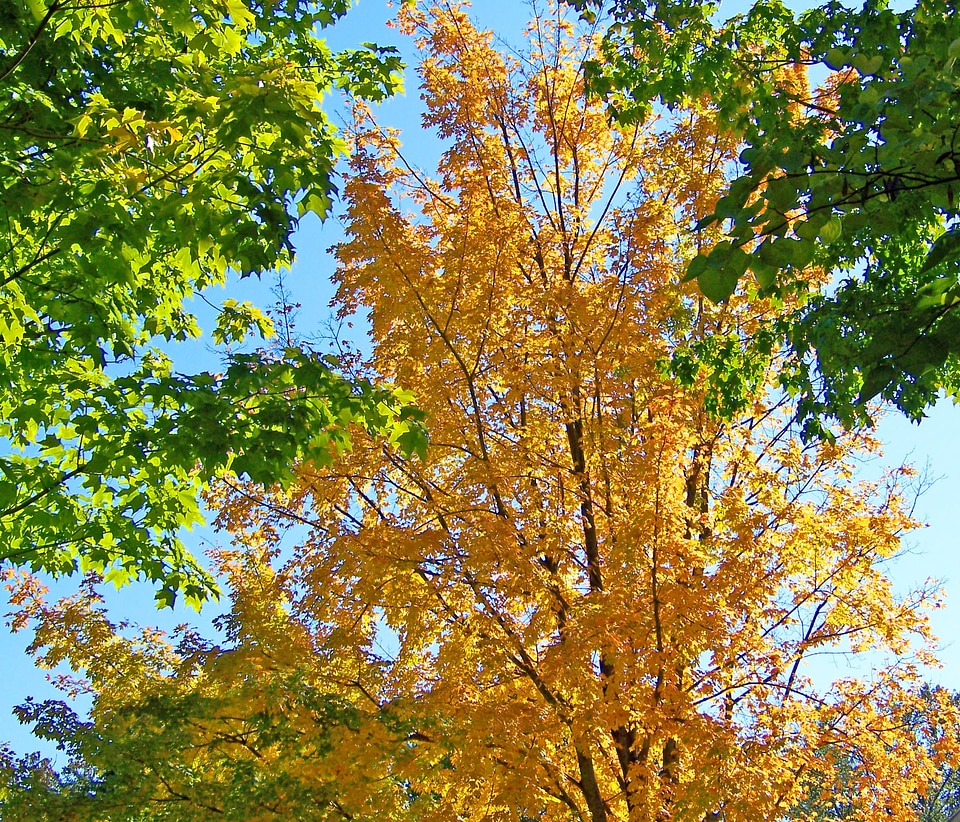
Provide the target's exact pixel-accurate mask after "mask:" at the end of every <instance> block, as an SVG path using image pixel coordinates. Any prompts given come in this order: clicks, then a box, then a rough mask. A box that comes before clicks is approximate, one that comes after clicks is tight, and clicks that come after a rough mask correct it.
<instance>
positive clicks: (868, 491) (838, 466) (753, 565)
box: [0, 3, 960, 822]
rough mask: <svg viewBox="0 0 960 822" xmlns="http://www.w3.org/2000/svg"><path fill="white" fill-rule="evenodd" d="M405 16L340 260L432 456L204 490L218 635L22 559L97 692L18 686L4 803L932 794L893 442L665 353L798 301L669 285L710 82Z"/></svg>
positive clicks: (355, 175)
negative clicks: (617, 83) (21, 696)
mask: <svg viewBox="0 0 960 822" xmlns="http://www.w3.org/2000/svg"><path fill="white" fill-rule="evenodd" d="M402 15H403V16H402V17H401V18H400V19H401V24H402V26H403V28H404V30H406V31H408V32H410V33H412V34H415V35H416V36H417V38H418V40H417V42H418V47H419V50H420V56H421V76H422V79H423V97H424V101H425V106H426V113H425V115H424V121H425V125H426V127H428V128H429V129H430V130H431V131H434V132H435V133H437V134H438V135H439V136H440V138H441V139H442V141H443V143H444V152H443V154H442V156H441V157H440V158H439V160H438V162H437V164H436V166H435V168H433V169H431V170H429V171H428V170H422V169H417V168H414V167H413V166H412V164H411V163H410V162H409V161H408V159H407V158H406V155H405V151H406V149H405V147H404V145H403V144H402V142H401V135H399V134H398V133H397V132H396V131H394V130H392V129H390V128H389V127H387V126H386V125H385V124H383V123H382V122H378V118H377V117H376V116H374V115H373V114H372V113H371V112H370V111H368V110H367V108H366V107H364V106H358V107H357V109H356V111H357V121H356V124H355V126H354V128H353V130H352V132H351V137H352V140H353V142H354V150H353V151H352V152H351V160H350V171H349V174H348V175H347V178H346V184H345V186H344V198H345V201H346V204H347V215H346V237H345V238H344V240H343V242H342V243H340V244H339V245H338V246H337V247H336V250H335V251H336V256H337V259H338V267H337V272H336V279H337V281H338V283H339V286H340V288H339V292H338V304H339V305H340V307H341V309H342V311H343V312H344V313H345V314H349V313H351V312H353V311H356V310H358V309H360V310H363V311H365V312H367V314H368V316H369V319H370V324H371V350H370V354H369V356H368V358H367V359H366V361H365V362H364V364H363V365H364V369H365V371H366V373H368V374H369V375H370V376H371V377H372V378H374V379H377V380H379V379H391V380H396V381H397V382H398V383H400V384H404V385H407V386H409V387H410V389H411V390H412V391H414V392H415V395H416V396H417V399H418V401H419V403H420V404H421V406H422V408H423V409H424V411H427V412H429V414H430V426H431V447H430V450H429V452H428V453H427V456H426V459H414V458H409V457H405V456H404V455H403V454H401V453H398V452H397V451H396V450H395V449H391V448H390V447H389V445H388V443H386V442H384V440H383V438H376V437H372V436H368V435H366V434H363V433H358V434H357V436H356V437H355V438H354V442H353V449H352V450H351V451H349V452H343V453H340V454H339V455H337V457H336V458H335V459H334V460H332V461H330V462H328V464H326V465H324V464H319V463H315V462H310V461H303V462H301V463H300V464H298V466H297V470H296V474H297V475H296V478H295V479H294V481H293V482H292V483H291V484H290V485H289V486H288V487H287V488H286V489H280V488H274V489H272V490H271V492H270V493H268V494H264V493H263V492H262V489H258V488H256V487H255V486H253V485H249V484H248V485H238V484H237V483H235V482H234V483H227V482H221V483H218V484H217V485H216V486H215V487H214V496H213V497H212V498H211V503H212V504H213V505H214V506H215V507H216V509H217V511H218V514H219V524H220V525H221V526H222V527H223V528H224V529H225V530H227V531H228V532H229V533H230V535H231V536H232V538H233V541H234V545H233V547H232V548H231V549H229V550H224V551H222V552H221V553H220V554H219V555H218V557H217V562H218V563H219V567H220V568H221V569H222V570H223V572H224V574H225V575H226V577H227V578H228V585H227V588H228V590H229V593H230V602H231V608H230V612H229V614H228V615H227V616H226V617H225V618H224V619H223V620H222V621H221V623H220V624H221V627H222V628H223V629H224V630H223V632H222V633H221V634H220V635H219V636H218V637H211V638H210V639H208V640H203V639H200V638H199V637H197V636H195V635H193V634H191V633H189V632H187V633H184V634H183V635H182V636H180V637H179V638H176V639H174V640H168V639H165V638H164V637H161V636H158V635H157V634H156V633H153V632H150V631H144V632H140V633H137V632H135V631H133V630H132V629H131V628H129V627H128V626H125V625H123V624H120V623H117V622H116V621H115V620H111V619H110V618H109V617H108V616H107V615H106V614H105V612H104V608H103V606H102V604H101V603H100V602H99V601H98V599H97V596H96V594H95V593H94V591H93V590H92V589H89V588H88V589H84V590H83V591H81V592H80V594H78V595H77V596H75V597H71V598H68V599H66V600H64V601H61V602H58V603H52V604H51V603H49V602H47V601H46V598H45V596H44V594H43V592H42V590H41V589H40V586H39V585H38V584H37V582H36V581H35V580H34V579H31V578H30V577H29V576H28V575H21V576H19V577H17V579H16V580H15V581H14V582H13V589H14V596H13V599H14V607H15V609H16V616H15V617H14V618H15V620H16V624H17V626H18V627H24V628H26V627H29V628H31V629H32V630H33V631H34V632H35V643H34V645H33V649H34V651H35V652H36V653H37V655H38V656H39V658H40V661H41V663H42V664H45V665H50V666H56V665H59V664H63V663H69V664H71V665H72V666H73V667H74V668H75V669H77V670H78V671H79V672H80V675H81V677H82V679H81V680H80V681H79V682H74V681H70V680H68V681H67V682H66V683H65V684H66V687H67V688H68V689H69V688H71V687H75V688H82V689H85V690H86V692H87V693H89V695H90V696H91V698H92V701H93V708H92V711H91V715H90V718H89V720H84V719H80V718H78V717H76V716H74V715H73V714H72V713H71V712H70V711H69V710H68V709H65V708H64V707H63V706H62V705H60V704H58V703H56V702H51V703H37V702H35V703H31V704H29V705H26V706H24V707H23V708H22V709H21V715H22V716H23V718H24V719H26V720H28V721H31V722H33V723H35V724H36V726H37V727H38V729H39V730H40V731H41V732H42V733H44V734H45V735H47V736H48V738H53V739H55V740H57V741H58V742H60V743H62V744H63V746H64V748H65V749H66V750H67V752H68V753H69V754H70V759H69V765H70V766H69V768H68V769H66V771H65V772H61V773H57V772H56V771H55V770H54V769H53V768H52V766H51V765H50V763H48V762H42V761H33V762H20V763H17V762H15V761H12V758H7V760H6V761H5V762H4V763H2V765H3V766H5V768H4V771H3V774H4V776H5V777H6V779H5V782H3V783H0V786H2V787H0V790H5V793H3V794H0V801H2V802H3V803H4V804H3V805H2V815H3V818H4V820H5V822H8V820H9V822H17V820H25V821H26V820H29V822H39V820H44V819H49V820H54V819H56V820H62V819H69V820H73V819H76V820H101V819H109V820H111V822H114V821H115V820H150V819H156V820H161V819H167V820H191V822H192V821H193V820H207V819H211V820H212V819H224V818H226V819H242V820H260V819H273V818H278V819H304V820H370V821H371V822H372V820H377V822H450V820H460V821H462V822H531V820H537V822H571V820H577V821H578V822H720V820H722V822H756V820H771V822H772V821H773V820H786V819H790V818H799V819H804V820H805V822H809V820H811V819H815V818H816V817H815V816H812V815H811V814H812V813H814V812H815V811H814V810H811V813H806V812H805V811H804V810H803V808H802V803H803V802H804V800H806V799H808V798H810V797H811V796H814V795H815V794H816V795H817V796H819V795H820V794H828V795H837V796H840V795H843V796H851V797H855V799H856V809H855V812H854V813H853V814H852V815H851V816H850V817H849V818H850V819H851V820H857V822H888V820H890V819H896V820H903V822H910V821H911V820H916V819H917V817H918V804H917V799H918V797H919V796H925V795H927V793H928V790H929V788H930V786H931V784H932V783H933V782H934V781H935V780H936V779H937V778H938V777H939V776H940V775H941V773H942V770H941V769H942V768H943V767H949V766H950V765H955V764H956V763H957V760H958V757H960V735H958V731H960V714H958V711H957V709H956V706H955V705H954V704H953V703H952V701H951V700H950V699H949V698H947V697H946V696H945V695H944V694H940V695H938V696H937V698H936V700H935V703H934V709H933V710H931V709H930V703H928V702H927V701H926V699H925V697H924V696H923V695H922V694H921V693H920V692H919V686H920V671H919V669H918V666H917V663H918V662H924V661H926V662H929V661H931V659H932V657H931V654H930V643H931V641H932V637H931V635H930V631H929V626H928V624H927V622H926V618H925V613H924V611H925V609H926V607H927V606H928V605H931V604H932V603H933V601H935V599H936V591H935V590H934V588H933V587H932V586H927V587H923V588H921V589H919V590H915V591H910V592H897V591H895V590H894V588H893V585H892V583H891V580H890V579H889V577H888V568H889V560H890V558H891V557H893V556H894V555H896V554H897V552H898V551H899V550H900V549H901V547H902V537H903V535H904V534H905V533H906V532H908V531H909V530H910V529H911V528H912V527H914V525H915V523H914V522H913V520H912V518H911V516H910V500H909V498H908V497H906V495H905V492H907V491H908V489H909V485H910V482H911V476H912V474H911V471H910V469H909V468H908V467H897V468H895V469H893V470H891V471H889V472H887V473H886V474H884V475H883V476H882V477H881V478H879V479H876V480H874V481H860V480H858V479H857V478H856V476H855V472H856V469H857V465H858V460H859V459H860V458H861V457H865V456H868V455H871V454H873V453H874V452H875V451H876V448H877V445H876V443H875V442H874V441H873V440H872V439H871V437H870V436H869V434H868V432H864V431H853V432H848V433H845V434H842V435H841V436H839V437H838V438H837V441H836V442H834V443H827V442H822V441H816V442H812V443H809V444H804V443H803V442H802V441H801V440H800V439H799V437H798V436H797V433H798V427H797V426H796V424H795V423H794V422H793V421H792V412H791V411H790V409H789V408H788V407H787V406H786V404H785V403H784V402H783V401H782V399H781V398H780V397H779V396H778V395H777V393H776V392H775V390H774V387H775V386H776V380H777V378H778V375H779V373H780V370H781V360H780V358H779V355H778V354H775V355H771V356H768V357H767V359H766V360H765V361H763V362H760V361H759V359H758V360H757V361H756V363H757V364H759V371H758V373H757V374H756V375H755V377H754V379H753V382H754V383H755V384H756V386H755V388H754V389H753V390H752V392H751V393H745V394H744V395H743V397H742V400H741V402H742V404H743V405H744V406H745V407H746V408H747V411H745V412H743V413H741V415H740V416H739V418H738V419H737V421H736V422H730V421H726V420H723V419H721V418H718V416H717V415H716V414H714V413H713V412H712V406H711V405H710V400H709V395H708V393H707V392H706V390H705V389H704V387H703V386H702V385H699V384H694V385H689V384H686V383H687V382H689V381H683V380H679V379H677V378H676V377H675V376H674V375H672V374H671V373H670V370H669V367H668V365H667V363H668V361H669V358H670V356H671V354H673V353H674V352H675V351H677V350H678V349H681V348H686V349H690V348H691V347H692V346H694V345H695V344H696V343H698V342H704V343H706V341H714V343H715V344H717V341H720V343H722V344H723V345H727V344H729V346H730V350H731V351H733V350H738V348H739V347H740V346H742V345H743V343H744V342H745V341H747V340H749V339H750V338H751V336H753V334H754V333H755V331H756V330H757V329H758V327H760V326H761V324H762V323H763V322H764V321H765V319H766V318H767V317H769V316H775V315H776V314H777V312H779V311H781V310H790V309H791V308H792V307H793V306H792V305H791V304H790V303H789V302H788V301H789V300H791V299H793V297H792V295H790V294H786V295H785V296H784V298H783V300H784V305H783V307H780V306H777V305H776V304H772V303H769V302H766V301H760V300H750V299H747V298H745V297H744V296H743V295H737V294H734V295H731V297H730V298H729V299H727V300H726V301H724V302H722V303H720V304H713V303H711V302H710V301H708V300H705V299H703V298H701V296H700V295H699V293H698V292H697V291H696V288H695V286H694V285H693V284H692V283H683V282H681V279H682V277H681V275H682V273H683V271H684V269H685V268H686V266H687V264H688V262H689V261H690V259H691V258H693V257H694V256H695V255H696V253H697V243H698V241H699V242H701V243H711V244H713V243H717V242H719V241H721V238H722V236H723V234H722V231H721V229H720V227H718V226H717V225H715V224H713V225H710V226H707V227H705V228H704V229H703V230H702V232H701V236H700V238H699V240H698V238H697V237H696V236H694V235H692V234H691V233H690V232H689V225H690V224H691V222H693V221H696V220H699V219H701V218H702V217H703V216H704V215H706V214H709V213H711V212H712V211H714V210H715V208H716V203H717V200H718V197H719V195H720V193H721V191H722V190H723V189H724V187H725V185H726V174H727V170H728V167H729V164H730V163H731V162H732V160H733V158H735V156H736V141H735V140H734V139H732V138H731V137H730V136H729V135H726V134H725V133H724V132H723V130H722V129H720V128H718V123H717V117H716V114H715V111H714V110H712V109H711V108H710V107H709V106H706V105H705V106H703V107H702V108H701V109H700V110H698V111H691V110H689V109H688V110H684V111H678V112H676V113H674V114H669V113H661V114H660V116H659V117H658V118H657V119H656V120H651V121H649V122H645V123H644V124H643V125H642V126H637V127H634V126H628V127H614V128H609V127H608V125H607V118H606V112H605V108H604V106H603V105H602V104H600V103H598V102H597V101H595V100H589V99H587V98H586V96H585V94H584V76H583V71H582V69H583V66H584V63H585V61H586V60H588V59H590V58H591V57H593V56H595V51H594V48H595V45H596V38H595V37H592V36H591V32H590V31H584V30H582V29H580V30H578V29H577V27H576V26H575V25H574V24H573V23H572V22H571V21H569V20H568V19H566V18H565V17H563V16H562V15H560V14H557V13H556V12H555V11H551V12H550V13H547V14H544V15H542V16H540V17H539V18H536V19H535V20H534V21H533V23H532V24H531V26H530V27H529V29H528V32H527V34H528V39H527V41H526V44H525V45H524V46H523V47H521V48H518V49H514V50H511V51H509V52H505V51H502V50H499V49H497V48H496V47H495V46H494V45H493V43H494V39H493V36H492V35H491V34H489V33H484V32H479V31H477V30H476V29H475V28H474V27H473V26H472V25H471V24H470V21H469V19H468V17H467V15H466V14H465V13H464V11H463V10H462V9H459V8H451V6H450V5H449V4H447V3H436V4H433V5H430V6H427V7H426V8H424V9H421V10H404V11H403V12H402ZM801 276H807V275H806V274H803V275H801ZM747 384H748V383H747V382H743V383H741V384H740V388H745V386H747ZM738 390H739V389H738ZM826 654H839V655H842V656H844V657H845V658H847V659H850V658H852V659H853V660H854V661H856V662H858V663H859V664H860V665H862V666H863V667H862V670H865V671H868V672H869V675H868V676H864V677H863V678H855V677H846V676H841V677H837V676H836V671H835V669H831V673H832V674H833V675H826V676H824V675H822V674H823V671H822V669H821V670H820V671H818V670H817V667H816V659H817V658H818V657H820V656H821V655H826ZM919 741H923V742H929V743H930V744H918V742H919ZM841 760H843V761H846V762H848V763H852V764H851V767H849V768H848V769H846V770H842V771H841V770H839V769H837V768H836V767H834V766H835V764H836V763H837V762H838V761H841ZM817 792H819V793H817Z"/></svg>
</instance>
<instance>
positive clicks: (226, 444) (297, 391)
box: [0, 0, 423, 602]
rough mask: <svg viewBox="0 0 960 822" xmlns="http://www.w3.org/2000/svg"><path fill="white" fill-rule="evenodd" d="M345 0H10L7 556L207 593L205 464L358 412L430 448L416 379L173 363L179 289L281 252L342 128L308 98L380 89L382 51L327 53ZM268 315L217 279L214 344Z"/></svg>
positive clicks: (5, 88)
mask: <svg viewBox="0 0 960 822" xmlns="http://www.w3.org/2000/svg"><path fill="white" fill-rule="evenodd" d="M347 6H348V3H346V2H344V0H322V2H305V1H304V0H268V2H264V3H260V2H246V1H245V0H199V1H197V0H195V1H194V2H186V0H171V2H165V3H162V4H157V3H145V2H139V0H125V2H120V3H93V2H90V3H86V2H80V3H64V2H61V0H52V2H51V0H33V2H29V3H26V4H22V3H20V2H14V1H13V0H4V1H3V2H0V85H2V92H3V93H2V95H0V122H2V123H3V128H2V129H0V186H2V187H3V196H2V198H0V226H2V228H0V232H2V233H0V295H2V298H0V454H2V456H0V542H2V544H3V548H2V549H0V558H2V559H4V560H8V561H10V562H13V563H16V564H26V565H29V566H30V567H32V568H34V569H38V568H42V569H44V570H46V571H50V572H54V573H64V572H70V571H73V570H75V569H77V568H82V569H93V570H98V571H101V572H104V573H106V575H107V576H108V577H110V578H111V579H113V580H115V581H117V582H118V583H121V582H124V581H126V580H128V579H130V578H132V577H135V576H138V575H139V576H141V577H146V578H148V579H150V580H153V581H155V582H157V583H159V586H160V587H159V594H158V598H159V599H160V601H161V602H169V601H171V600H172V598H173V596H174V594H175V592H177V591H178V590H181V591H183V592H184V593H185V594H186V595H187V596H188V597H189V598H190V599H193V600H199V599H202V598H203V597H205V596H206V595H208V594H209V592H210V591H211V590H213V589H212V582H211V580H210V578H209V577H208V576H207V575H206V574H205V573H204V572H203V571H202V570H201V569H200V567H199V566H198V565H197V563H196V562H195V561H194V560H193V558H192V557H190V556H189V554H188V553H187V552H186V550H185V549H184V547H183V545H182V544H181V542H180V541H179V539H178V538H177V533H178V531H179V530H180V529H181V528H183V527H185V526H186V527H189V526H191V525H192V524H194V523H196V522H198V521H199V520H200V512H199V509H198V502H197V500H198V496H199V493H200V491H201V490H202V488H203V486H204V483H205V482H206V481H207V480H208V479H209V478H210V477H211V476H213V475H214V474H215V473H216V472H217V471H220V470H223V469H225V468H228V467H230V468H232V469H233V470H235V471H239V472H241V473H245V474H247V475H248V476H249V477H250V478H253V479H256V480H257V481H259V482H265V483H270V482H273V481H283V479H284V477H285V476H287V475H288V472H289V471H290V468H291V463H292V461H293V460H294V459H302V458H308V459H322V458H323V455H325V454H326V453H327V449H329V448H331V447H342V446H344V445H345V444H346V442H347V430H348V428H349V426H350V425H351V424H354V423H356V424H360V425H362V426H364V427H366V428H368V429H370V430H377V431H385V432H386V433H388V434H389V435H390V436H391V437H392V438H393V439H394V440H395V441H396V442H398V443H399V444H400V445H401V446H402V447H405V448H407V449H410V450H417V449H421V450H422V447H423V435H422V431H421V430H420V428H419V427H418V418H417V416H416V414H415V412H412V411H411V410H409V409H408V408H407V405H408V404H409V397H405V396H404V395H401V394H398V393H395V392H390V391H387V390H382V391H381V390H375V389H374V388H373V387H372V386H369V385H352V384H350V383H349V382H347V381H346V380H345V379H344V378H343V377H341V376H338V375H337V374H336V372H335V371H334V370H332V368H331V367H330V364H328V363H325V362H324V361H323V360H322V359H321V358H320V357H319V356H318V355H316V354H314V353H313V352H311V351H309V350H306V349H304V350H298V351H286V352H284V353H283V354H282V356H280V357H279V358H274V359H272V360H271V359H264V358H259V357H233V358H232V359H230V360H229V364H228V366H227V367H226V369H225V372H224V374H222V375H212V374H199V375H195V376H182V375H179V374H174V373H173V372H172V369H171V363H170V362H169V360H168V359H167V357H166V356H164V355H163V354H162V353H161V352H160V351H159V349H158V348H157V346H158V345H160V344H162V343H164V342H171V341H177V340H185V339H187V338H190V337H196V336H198V334H199V329H198V326H197V322H196V319H195V317H194V316H193V315H192V314H191V313H190V312H189V311H188V310H187V308H186V307H185V305H186V301H187V300H188V299H189V298H191V297H192V296H194V295H195V294H197V293H198V292H200V291H202V290H203V289H205V288H208V287H210V286H214V285H218V284H222V283H224V282H225V281H226V279H227V276H228V274H229V273H231V272H235V273H239V275H240V276H249V275H259V274H261V273H262V272H265V271H268V270H270V269H272V268H274V267H277V266H284V265H287V264H289V262H290V259H291V256H292V253H293V246H292V242H291V236H292V233H293V231H294V229H295V228H296V225H297V216H295V215H303V214H305V213H307V212H308V211H309V212H315V213H316V214H318V215H319V216H321V217H323V216H324V215H325V214H326V212H327V210H328V208H329V206H330V203H331V196H332V195H333V193H334V192H335V187H334V184H333V178H332V174H333V165H334V162H335V160H336V157H337V155H338V154H339V153H341V152H342V150H343V145H342V143H341V141H340V140H339V139H338V137H337V135H336V133H335V130H334V129H333V128H332V126H331V125H330V123H329V122H328V119H327V117H326V115H325V114H324V113H323V111H322V110H321V108H320V101H321V100H322V98H323V97H324V96H325V95H326V94H327V93H328V92H330V91H331V90H332V89H334V88H335V87H336V88H340V89H343V90H345V91H347V92H349V93H352V94H357V95H360V96H364V97H367V98H372V99H379V98H381V97H383V96H385V95H387V94H390V93H392V91H394V90H395V89H396V88H397V87H398V84H399V69H400V62H399V58H398V56H397V54H396V53H395V52H394V51H393V50H391V49H383V48H378V47H376V46H373V45H369V44H368V45H365V46H363V47H362V48H360V49H354V50H350V51H348V52H344V53H343V54H333V53H332V52H331V51H330V50H329V49H328V47H327V46H326V44H325V42H324V41H323V40H321V39H319V38H318V37H317V36H316V35H315V32H316V31H317V30H319V29H320V28H323V27H325V26H329V25H331V24H333V23H335V22H336V21H337V20H338V19H339V18H340V17H341V16H342V15H343V14H344V13H345V12H346V10H347ZM251 332H255V333H259V334H260V335H262V336H269V335H270V333H271V327H270V324H269V321H268V320H267V319H266V318H265V317H264V316H263V315H262V314H261V313H260V312H259V311H257V310H256V309H255V308H253V307H252V306H249V305H246V304H240V303H237V302H236V301H234V300H227V301H226V302H225V303H224V306H223V310H222V313H221V316H220V318H219V321H218V323H217V328H216V330H215V332H214V339H215V341H216V342H220V343H229V342H237V341H240V340H242V339H244V338H245V337H247V336H248V334H249V333H251Z"/></svg>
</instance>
